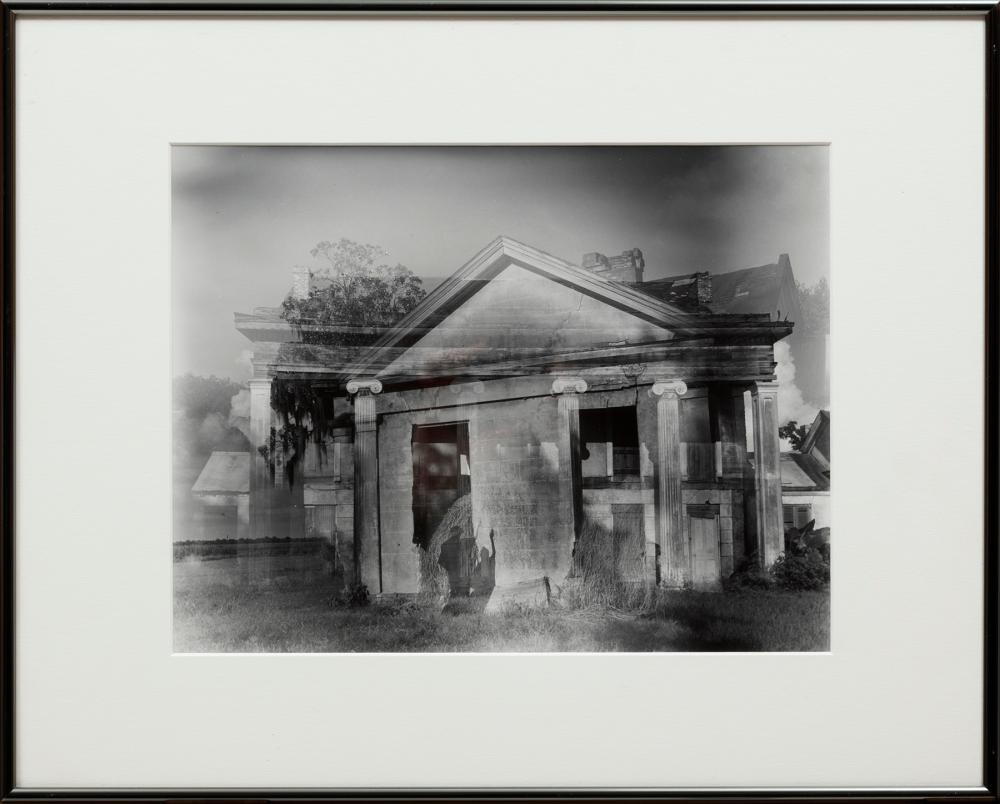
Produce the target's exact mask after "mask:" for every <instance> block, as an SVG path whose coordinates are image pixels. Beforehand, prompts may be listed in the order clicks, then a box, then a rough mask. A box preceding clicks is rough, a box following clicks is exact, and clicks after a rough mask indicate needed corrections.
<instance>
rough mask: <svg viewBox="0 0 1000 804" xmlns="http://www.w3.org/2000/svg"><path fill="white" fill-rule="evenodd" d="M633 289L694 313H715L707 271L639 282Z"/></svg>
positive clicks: (710, 281)
mask: <svg viewBox="0 0 1000 804" xmlns="http://www.w3.org/2000/svg"><path fill="white" fill-rule="evenodd" d="M633 287H635V288H636V289H638V290H641V291H642V292H643V293H646V294H648V295H650V296H652V297H653V298H654V299H659V300H660V301H665V302H667V303H668V304H674V305H676V306H678V307H682V308H683V309H685V310H688V311H690V312H692V313H712V312H715V310H714V309H713V307H712V306H710V305H711V301H712V297H713V293H714V291H713V284H712V275H711V274H709V273H708V272H707V271H703V272H701V273H694V274H683V275H682V276H668V277H666V278H665V279H652V280H650V281H649V282H637V283H636V284H635V285H633ZM752 312H758V311H752Z"/></svg>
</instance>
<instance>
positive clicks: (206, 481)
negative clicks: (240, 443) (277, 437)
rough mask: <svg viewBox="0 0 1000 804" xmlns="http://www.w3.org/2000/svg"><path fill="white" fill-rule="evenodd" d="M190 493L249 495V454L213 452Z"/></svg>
mask: <svg viewBox="0 0 1000 804" xmlns="http://www.w3.org/2000/svg"><path fill="white" fill-rule="evenodd" d="M191 491H193V492H194V493H195V494H249V493H250V453H249V452H213V453H212V454H211V455H210V456H209V458H208V460H207V461H206V462H205V466H204V468H203V469H202V470H201V474H200V475H198V479H197V480H196V481H195V482H194V486H192V487H191Z"/></svg>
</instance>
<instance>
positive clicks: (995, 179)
mask: <svg viewBox="0 0 1000 804" xmlns="http://www.w3.org/2000/svg"><path fill="white" fill-rule="evenodd" d="M27 13H32V14H37V13H46V14H73V15H77V16H79V15H83V16H98V15H108V14H113V15H118V14H130V15H136V14H141V15H163V16H168V15H196V16H199V15H211V16H216V17H218V16H222V17H225V16H230V15H233V16H235V15H246V14H254V15H256V14H261V15H275V14H280V15H310V16H313V15H324V16H325V15H365V16H396V15H421V16H446V15H480V16H537V15H567V16H574V15H586V16H590V17H598V18H599V17H601V16H605V15H622V14H636V15H649V16H659V17H663V16H666V17H670V16H683V15H687V16H691V15H695V16H706V17H728V18H734V19H740V18H751V17H752V18H761V17H764V18H766V17H806V18H829V19H836V18H843V17H858V16H871V17H878V18H890V19H894V18H899V19H904V18H913V17H932V16H955V15H960V16H975V17H978V18H981V20H982V24H983V25H984V26H985V31H986V35H985V37H984V42H985V48H984V51H983V54H982V57H983V70H984V75H985V88H986V92H985V96H984V97H983V104H984V112H985V120H986V132H985V143H986V153H985V165H986V181H985V198H984V205H983V207H984V212H985V216H986V218H985V224H986V225H985V231H986V239H985V242H984V244H983V249H984V257H985V266H986V270H985V275H984V277H983V281H984V287H985V305H986V309H985V321H986V327H985V332H984V333H983V338H984V347H985V360H984V365H983V376H984V389H985V398H984V400H983V401H984V410H985V421H984V427H985V443H984V488H983V516H984V524H985V528H984V534H983V535H984V541H983V545H984V553H983V556H984V563H983V571H984V575H983V583H984V590H985V612H984V623H985V628H984V633H983V635H982V637H983V647H984V665H983V668H982V669H983V680H984V689H983V691H982V692H983V700H984V704H985V705H984V711H983V717H982V727H983V736H984V741H983V757H982V761H983V767H984V770H985V773H984V778H983V780H982V786H981V789H980V790H977V791H973V792H970V791H969V790H968V789H966V788H963V789H961V790H959V789H956V790H951V791H948V790H941V789H937V788H935V789H928V790H912V789H909V788H907V789H905V790H900V791H893V790H884V789H863V788H843V789H840V788H837V789H816V790H809V791H808V792H807V791H803V790H801V789H796V790H792V789H787V790H786V789H780V788H775V789H771V790H761V789H759V788H748V789H710V788H705V789H699V790H693V789H683V790H673V789H664V790H651V791H641V792H637V791H631V790H628V791H624V790H615V789H586V790H584V789H571V790H555V789H553V790H549V789H520V788H517V789H495V790H490V789H424V788H421V789H417V790H400V789H385V788H378V787H373V788H371V789H369V790H366V791H359V790H357V789H350V790H343V791H338V790H313V789H280V790H279V789H249V788H232V789H218V788H209V789H199V788H190V789H174V788H170V789H153V788H150V789H117V788H116V789H103V790H93V789H86V790H72V789H61V788H60V789H23V788H19V787H18V786H17V782H16V779H15V775H14V769H15V758H16V753H17V746H16V743H15V728H14V724H15V718H16V716H17V712H16V708H15V700H16V695H15V692H16V684H17V679H16V676H15V661H14V651H15V636H16V635H15V610H14V605H15V573H14V554H15V550H16V540H15V511H14V501H15V486H14V483H15V467H16V461H17V456H16V454H15V449H14V444H15V418H16V411H15V388H16V386H15V343H16V337H17V328H16V321H17V315H16V313H17V311H16V309H15V287H16V281H17V259H16V243H15V240H14V232H15V218H16V214H17V210H16V209H15V203H14V199H15V154H16V147H17V143H16V141H15V135H14V132H15V119H14V115H15V94H16V92H17V87H16V85H15V77H14V76H15V70H14V64H15V62H14V56H15V48H16V46H17V37H16V28H17V24H16V23H17V19H18V17H19V15H22V14H27ZM0 38H2V43H3V61H2V64H3V82H2V89H0V92H2V120H3V155H2V185H0V188H2V189H0V193H2V195H0V259H2V270H3V279H2V286H0V300H2V312H3V320H2V325H0V347H2V358H0V360H2V362H0V385H2V395H0V415H2V430H0V454H2V463H0V487H2V497H0V515H2V520H0V521H2V529H3V532H2V540H0V584H2V592H0V798H2V799H3V800H4V801H16V802H35V801H37V802H42V801H95V800H109V801H126V800H127V801H149V802H179V801H186V800H189V801H215V800H218V801H223V800H226V801H255V802H258V801H265V800H266V801H305V800H308V801H339V800H346V799H357V800H361V799H368V800H372V799H374V800H390V799H392V800H397V799H423V800H428V799H431V800H436V799H441V800H445V799H448V800H456V799H467V800H486V799H494V800H496V799H505V800H506V799H538V800H542V799H557V798H559V799H561V798H578V799H588V800H612V799H616V800H624V799H664V800H668V799H669V800H691V801H726V800H744V801H768V800H784V801H805V800H809V801H828V800H841V799H855V800H860V799H867V800H876V799H893V800H898V801H930V800H936V799H949V800H952V801H975V802H996V801H998V800H1000V787H998V782H1000V757H998V741H1000V710H998V695H1000V667H998V635H1000V633H998V629H1000V618H998V579H1000V565H998V545H997V535H998V520H997V515H998V503H997V499H998V496H1000V487H998V479H1000V476H998V454H1000V453H998V439H997V435H998V424H1000V420H998V412H1000V409H998V402H1000V398H998V377H1000V362H998V355H1000V327H998V320H997V313H998V304H1000V196H998V193H1000V93H998V85H1000V5H998V4H996V3H994V2H969V1H967V0H960V1H959V2H942V1H941V0H932V2H928V3H921V2H902V3H893V2H869V3H866V2H853V1H849V2H842V3H838V2H830V1H829V0H822V1H821V2H808V0H788V2H781V1H780V0H765V1H763V2H754V0H719V1H717V2H716V1H713V0H703V1H702V2H671V0H617V1H616V0H541V1H540V2H531V0H479V1H478V2H477V0H414V1H413V2H407V1H406V0H349V1H345V2H330V1H329V0H313V1H310V0H289V1H288V2H276V1H274V0H206V1H205V2H197V1H196V0H176V2H171V1H170V0H138V1H137V2H128V0H54V1H53V2H46V0H8V2H4V3H2V4H0Z"/></svg>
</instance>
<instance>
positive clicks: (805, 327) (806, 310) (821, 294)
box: [797, 277, 830, 336]
mask: <svg viewBox="0 0 1000 804" xmlns="http://www.w3.org/2000/svg"><path fill="white" fill-rule="evenodd" d="M798 288H799V303H800V305H801V307H802V320H801V321H799V322H797V324H798V331H799V332H801V333H803V334H805V335H812V336H824V335H826V334H827V333H829V332H830V285H829V283H828V282H827V281H826V277H824V278H823V279H820V280H819V281H818V282H817V283H816V284H815V285H812V286H810V285H803V284H802V283H801V282H799V283H798Z"/></svg>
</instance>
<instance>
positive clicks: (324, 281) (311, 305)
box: [281, 238, 426, 346]
mask: <svg viewBox="0 0 1000 804" xmlns="http://www.w3.org/2000/svg"><path fill="white" fill-rule="evenodd" d="M310 253H311V254H312V256H313V257H315V258H316V259H318V260H320V261H321V263H322V266H323V267H322V268H320V269H318V270H316V271H312V270H310V276H311V278H312V280H313V281H312V282H311V283H310V284H311V285H312V287H311V288H310V290H309V294H308V296H306V298H304V299H300V298H295V297H294V296H291V295H290V296H289V297H288V298H286V299H285V301H284V302H283V303H282V306H281V315H282V317H283V318H284V319H285V320H286V321H288V322H289V323H290V324H293V325H296V326H303V325H318V326H320V327H325V329H317V330H313V329H308V328H304V329H303V330H302V339H303V341H305V342H306V343H323V344H328V345H337V346H361V345H366V344H369V343H371V342H372V341H374V340H375V339H376V338H377V337H378V335H379V334H380V331H381V330H383V329H384V328H386V327H391V326H392V325H393V324H395V323H396V322H397V321H399V319H401V318H402V317H403V316H404V315H406V314H407V313H408V312H410V310H412V309H413V308H414V307H416V306H417V305H418V304H419V303H420V302H421V301H422V300H423V298H424V296H425V295H426V293H425V291H424V289H423V283H422V282H421V280H420V277H418V276H416V275H415V274H414V273H413V272H412V271H411V270H410V269H409V268H407V267H406V266H404V265H399V264H396V265H394V266H390V265H387V264H385V263H384V262H382V259H383V258H384V257H385V256H386V251H385V250H384V249H382V248H380V247H378V246H372V245H362V244H360V243H355V242H354V241H352V240H347V239H346V238H342V239H341V240H338V241H337V242H336V243H334V242H331V241H328V240H324V241H323V242H321V243H317V244H316V247H315V248H314V249H312V251H311V252H310Z"/></svg>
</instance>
